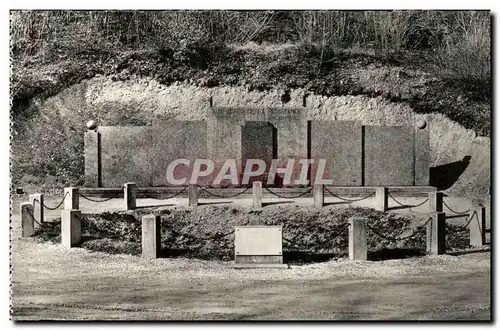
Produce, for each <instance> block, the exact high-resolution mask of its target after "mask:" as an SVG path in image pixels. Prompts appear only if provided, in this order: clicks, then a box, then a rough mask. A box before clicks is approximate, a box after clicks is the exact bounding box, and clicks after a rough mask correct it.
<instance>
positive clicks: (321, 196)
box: [314, 184, 325, 208]
mask: <svg viewBox="0 0 500 330" xmlns="http://www.w3.org/2000/svg"><path fill="white" fill-rule="evenodd" d="M324 205H325V192H324V186H323V185H322V184H316V185H314V207H318V208H320V207H323V206H324Z"/></svg>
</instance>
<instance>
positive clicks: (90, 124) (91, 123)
mask: <svg viewBox="0 0 500 330" xmlns="http://www.w3.org/2000/svg"><path fill="white" fill-rule="evenodd" d="M86 126H87V128H88V129H90V130H94V129H96V128H97V123H96V122H95V121H94V120H89V121H88V122H87V124H86Z"/></svg>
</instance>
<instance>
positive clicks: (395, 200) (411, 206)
mask: <svg viewBox="0 0 500 330" xmlns="http://www.w3.org/2000/svg"><path fill="white" fill-rule="evenodd" d="M387 195H389V197H390V198H391V199H392V200H393V201H394V202H396V204H398V205H400V206H403V207H407V206H410V207H408V208H407V209H408V210H409V211H410V212H411V213H415V214H428V213H427V212H415V211H413V210H412V209H413V208H417V207H419V206H422V205H424V204H425V203H427V202H428V201H429V198H426V199H425V200H424V201H423V202H421V203H419V204H417V205H405V204H403V203H401V202H400V201H398V200H397V199H396V198H394V196H392V195H391V194H390V193H388V194H387Z"/></svg>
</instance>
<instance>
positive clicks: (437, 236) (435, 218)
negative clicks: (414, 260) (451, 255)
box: [426, 212, 446, 255]
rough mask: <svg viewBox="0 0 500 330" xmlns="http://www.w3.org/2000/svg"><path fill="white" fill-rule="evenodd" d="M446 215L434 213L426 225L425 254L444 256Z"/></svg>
mask: <svg viewBox="0 0 500 330" xmlns="http://www.w3.org/2000/svg"><path fill="white" fill-rule="evenodd" d="M445 233H446V213H444V212H434V213H432V215H431V220H430V221H429V222H428V223H427V230H426V235H427V249H426V250H427V253H429V254H434V255H436V254H444V253H445V252H446V241H445Z"/></svg>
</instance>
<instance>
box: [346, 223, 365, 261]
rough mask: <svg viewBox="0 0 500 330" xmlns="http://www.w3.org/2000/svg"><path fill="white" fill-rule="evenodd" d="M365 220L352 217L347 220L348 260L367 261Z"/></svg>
mask: <svg viewBox="0 0 500 330" xmlns="http://www.w3.org/2000/svg"><path fill="white" fill-rule="evenodd" d="M367 223H368V219H367V218H361V217H353V218H350V219H349V259H351V260H367V258H368V248H367V243H366V226H367Z"/></svg>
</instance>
